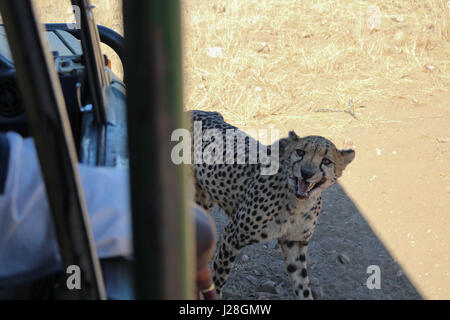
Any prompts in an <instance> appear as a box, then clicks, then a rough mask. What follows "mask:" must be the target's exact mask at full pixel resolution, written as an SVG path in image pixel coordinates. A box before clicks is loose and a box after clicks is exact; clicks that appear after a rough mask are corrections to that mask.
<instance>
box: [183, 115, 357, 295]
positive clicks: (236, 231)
mask: <svg viewBox="0 0 450 320" xmlns="http://www.w3.org/2000/svg"><path fill="white" fill-rule="evenodd" d="M189 115H190V117H191V120H192V121H201V124H202V130H203V131H204V130H206V129H217V130H219V131H220V132H223V134H224V136H225V131H226V130H227V129H236V130H237V128H236V127H234V126H232V125H230V124H228V123H226V122H225V121H224V119H223V117H222V116H221V115H220V114H219V113H217V112H205V111H190V112H189ZM204 140H205V139H204ZM213 141H214V138H211V139H209V140H208V139H206V141H203V145H202V146H201V147H200V146H197V148H198V149H197V151H199V150H200V148H201V150H205V148H207V147H208V144H210V143H211V142H213ZM246 141H247V143H246V144H245V145H243V146H239V147H238V148H245V151H246V155H247V154H248V146H249V142H250V141H254V140H253V138H251V137H248V140H246ZM278 143H279V150H280V151H279V161H280V162H279V163H280V165H279V169H278V172H277V173H276V174H273V175H262V174H261V170H260V169H261V164H248V162H246V164H214V163H213V164H206V163H203V164H194V165H193V169H194V172H193V176H194V182H195V201H196V203H198V204H199V205H201V206H202V207H203V208H205V209H206V210H209V209H211V208H212V207H213V206H214V205H218V206H219V207H220V208H221V209H222V210H223V211H224V212H225V213H226V214H227V215H228V217H229V219H230V222H229V223H228V225H227V226H226V227H225V230H224V232H223V235H222V238H221V241H220V243H219V245H218V250H217V253H216V256H215V258H214V262H213V266H212V267H213V273H214V276H213V278H214V282H215V285H216V290H217V293H218V294H219V295H220V294H221V292H222V288H223V285H224V284H225V281H226V280H227V278H228V275H229V272H230V270H231V268H232V267H233V264H234V261H235V257H236V255H237V254H238V253H239V252H240V251H241V250H242V248H244V247H245V246H248V245H251V244H255V243H260V242H262V241H266V240H270V239H278V243H279V245H280V247H281V250H282V252H283V255H284V258H285V263H286V271H287V273H288V275H289V278H290V280H291V282H292V285H293V289H294V292H295V294H296V297H297V298H298V299H312V292H311V287H310V282H309V279H308V272H307V266H306V265H307V262H306V251H307V246H308V243H309V241H310V239H311V236H312V235H313V232H314V228H315V226H316V223H317V219H318V217H319V214H320V210H321V208H322V198H321V193H322V191H323V190H324V189H326V188H328V187H329V186H330V185H332V184H333V183H335V182H336V180H337V179H338V178H339V177H340V176H341V175H342V171H343V170H344V169H345V167H346V166H347V164H349V163H350V162H351V161H352V160H353V158H354V155H355V153H354V151H353V150H344V151H340V150H338V149H337V148H336V147H335V146H334V144H333V143H332V142H331V141H329V140H327V139H325V138H323V137H319V136H309V137H304V138H300V137H299V136H297V134H296V133H295V132H294V131H291V132H290V133H289V136H288V137H287V138H283V139H281V140H279V141H278ZM257 144H258V146H262V145H261V144H259V143H258V142H257ZM224 146H225V142H224ZM238 148H234V150H233V151H234V152H233V156H234V157H235V159H236V158H237V151H238ZM272 149H273V145H272V146H268V150H269V152H270V150H272ZM193 151H195V148H194V149H193ZM225 154H226V150H225V147H224V150H223V155H225ZM324 159H326V160H324ZM246 160H248V158H247V157H246ZM309 183H311V184H309ZM302 186H303V187H302ZM305 186H314V188H313V189H312V190H311V191H310V192H307V193H306V192H305V190H306V187H305Z"/></svg>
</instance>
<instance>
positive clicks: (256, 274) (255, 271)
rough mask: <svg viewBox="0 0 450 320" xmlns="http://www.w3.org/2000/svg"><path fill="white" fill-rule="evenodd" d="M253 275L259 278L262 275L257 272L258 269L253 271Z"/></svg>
mask: <svg viewBox="0 0 450 320" xmlns="http://www.w3.org/2000/svg"><path fill="white" fill-rule="evenodd" d="M253 274H254V275H255V276H260V275H262V273H261V271H259V270H258V269H253Z"/></svg>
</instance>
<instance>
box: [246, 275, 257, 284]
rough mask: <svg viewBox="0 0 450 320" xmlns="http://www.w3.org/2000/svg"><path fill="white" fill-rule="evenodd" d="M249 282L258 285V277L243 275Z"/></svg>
mask: <svg viewBox="0 0 450 320" xmlns="http://www.w3.org/2000/svg"><path fill="white" fill-rule="evenodd" d="M245 278H246V279H247V280H248V281H249V282H250V283H251V284H253V285H255V286H256V285H258V282H259V281H258V279H256V278H255V277H254V276H252V275H248V276H246V277H245Z"/></svg>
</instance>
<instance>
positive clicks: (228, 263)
mask: <svg viewBox="0 0 450 320" xmlns="http://www.w3.org/2000/svg"><path fill="white" fill-rule="evenodd" d="M235 235H236V229H235V225H234V224H233V223H231V222H230V223H229V224H228V225H227V226H226V227H225V230H224V234H223V236H222V239H221V241H220V244H219V248H218V250H217V253H216V255H215V257H214V262H213V270H214V273H213V281H214V284H215V286H216V293H217V295H218V296H219V299H221V298H222V289H223V286H224V284H225V282H226V281H227V279H228V275H229V273H230V270H231V268H232V267H233V265H234V260H235V258H236V255H238V254H239V252H240V251H241V249H242V247H241V246H240V245H239V242H238V241H237V239H236V237H235Z"/></svg>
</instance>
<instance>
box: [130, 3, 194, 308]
mask: <svg viewBox="0 0 450 320" xmlns="http://www.w3.org/2000/svg"><path fill="white" fill-rule="evenodd" d="M180 22H181V21H180V3H179V1H175V0H170V1H167V0H152V1H148V0H143V1H135V0H133V1H124V27H125V28H124V29H125V48H126V49H125V50H126V61H125V82H126V84H127V97H128V98H127V99H128V100H127V101H128V103H127V104H128V107H127V109H128V132H129V149H130V182H131V205H132V212H133V233H134V252H135V263H136V270H135V271H136V272H135V276H136V279H135V280H136V281H135V283H136V297H137V298H138V299H192V298H193V297H194V279H195V267H194V263H195V249H194V243H193V241H194V233H193V231H194V230H193V222H192V221H191V216H190V215H188V214H187V206H186V202H185V195H184V190H185V186H184V181H185V179H184V175H185V170H184V168H183V167H182V166H177V165H175V164H174V163H173V162H172V161H171V158H170V155H171V148H172V146H173V143H172V142H171V134H172V132H173V130H175V129H177V128H180V127H182V109H183V107H182V75H181V70H182V63H181V23H180Z"/></svg>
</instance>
